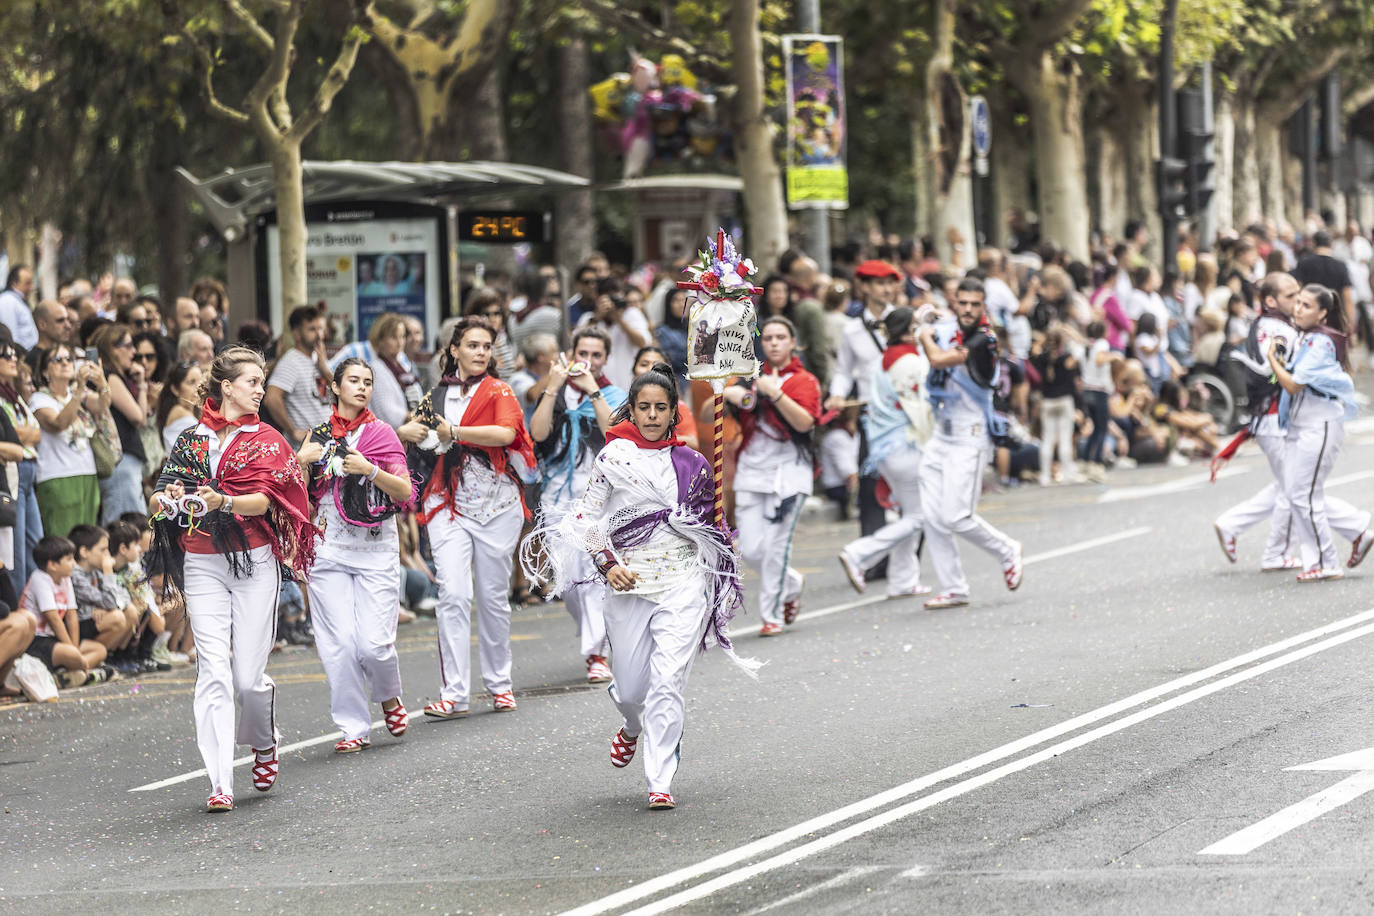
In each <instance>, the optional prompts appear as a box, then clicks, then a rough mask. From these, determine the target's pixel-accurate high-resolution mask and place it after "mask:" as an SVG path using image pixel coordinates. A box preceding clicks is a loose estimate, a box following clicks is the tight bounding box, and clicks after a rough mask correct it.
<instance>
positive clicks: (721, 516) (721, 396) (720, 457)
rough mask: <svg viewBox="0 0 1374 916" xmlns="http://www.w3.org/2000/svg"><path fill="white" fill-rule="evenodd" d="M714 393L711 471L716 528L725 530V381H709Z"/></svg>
mask: <svg viewBox="0 0 1374 916" xmlns="http://www.w3.org/2000/svg"><path fill="white" fill-rule="evenodd" d="M711 390H712V391H714V392H715V401H716V404H715V407H716V428H715V438H714V439H713V440H712V443H711V469H712V470H713V471H714V473H715V481H716V516H715V518H716V527H717V528H721V529H724V528H725V380H724V379H718V378H716V379H711Z"/></svg>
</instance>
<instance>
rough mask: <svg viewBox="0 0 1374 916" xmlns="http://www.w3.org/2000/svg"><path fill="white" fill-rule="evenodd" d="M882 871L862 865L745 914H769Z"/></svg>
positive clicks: (878, 868)
mask: <svg viewBox="0 0 1374 916" xmlns="http://www.w3.org/2000/svg"><path fill="white" fill-rule="evenodd" d="M882 870H883V868H882V866H880V865H860V866H858V867H856V868H851V869H849V870H848V871H845V872H843V873H841V874H838V875H836V876H835V877H833V878H831V879H830V880H829V881H822V882H821V883H820V884H815V885H812V886H811V887H806V888H802V889H801V890H799V891H797V892H796V893H795V894H788V895H787V896H786V897H782V898H780V899H778V900H774V901H773V902H772V903H766V904H764V905H763V906H761V907H759V908H758V909H757V910H750V911H749V912H748V913H746V914H745V916H759V914H760V913H767V912H768V911H769V910H776V909H777V908H778V907H782V906H787V905H789V904H792V903H796V902H797V901H798V900H805V899H806V898H807V897H814V896H815V895H816V894H819V893H820V892H821V891H828V890H830V889H831V888H833V887H841V886H842V885H845V884H848V883H849V882H850V881H853V880H854V879H855V878H862V877H863V876H865V875H871V874H873V873H874V872H875V871H882Z"/></svg>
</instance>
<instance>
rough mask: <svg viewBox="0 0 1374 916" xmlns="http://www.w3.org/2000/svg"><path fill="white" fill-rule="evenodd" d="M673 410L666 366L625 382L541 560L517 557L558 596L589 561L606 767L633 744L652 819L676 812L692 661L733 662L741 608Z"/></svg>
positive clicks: (702, 478) (620, 762)
mask: <svg viewBox="0 0 1374 916" xmlns="http://www.w3.org/2000/svg"><path fill="white" fill-rule="evenodd" d="M677 400H678V395H677V385H676V384H675V383H674V381H673V376H672V369H671V368H669V367H668V366H667V365H666V364H664V363H658V364H656V365H655V366H654V368H653V369H652V370H651V371H649V372H646V373H644V374H643V375H641V376H639V377H638V378H637V379H635V381H634V384H633V385H631V386H630V396H629V402H628V403H627V405H626V406H625V407H624V408H622V409H621V410H619V411H617V413H616V415H615V420H616V422H615V425H613V426H612V427H611V429H610V431H609V432H607V434H606V446H605V448H603V449H602V450H601V453H600V454H599V455H597V457H596V462H595V465H594V468H593V472H592V478H591V481H590V483H589V484H588V485H587V490H586V495H585V496H583V497H582V499H581V500H579V501H578V502H576V503H574V505H573V507H572V511H571V512H569V513H567V514H566V515H564V516H563V517H562V518H561V519H555V520H550V521H549V522H548V524H547V525H546V526H545V527H544V528H543V529H542V530H541V531H540V533H541V534H542V535H543V536H544V537H545V544H546V550H545V552H544V554H543V559H542V560H541V559H539V558H538V557H537V556H536V555H535V554H534V553H533V552H530V551H526V552H525V554H524V555H523V556H522V559H523V560H524V561H525V563H526V571H527V572H528V573H529V575H530V577H531V579H534V578H536V577H538V578H550V579H552V581H553V582H554V584H555V586H556V587H558V588H561V587H566V586H567V585H569V584H570V583H571V582H572V581H573V580H574V579H576V577H577V576H578V574H579V573H578V570H579V569H580V568H581V564H580V562H579V559H580V557H586V556H588V555H590V557H591V559H592V561H593V563H594V564H595V568H596V570H597V573H598V575H599V576H600V577H602V578H604V579H605V581H606V582H607V583H608V585H609V586H610V588H611V589H612V591H611V592H610V594H609V596H608V597H607V599H606V605H605V610H604V613H605V618H606V631H607V634H608V635H609V637H610V643H611V649H612V651H613V652H614V655H613V656H612V658H611V668H612V672H613V680H612V682H611V687H610V696H611V700H612V702H614V703H615V705H616V708H617V709H618V710H619V712H620V715H621V717H622V725H621V727H620V729H619V730H618V731H617V732H616V733H615V737H614V738H612V739H611V764H612V765H613V766H615V767H625V766H628V765H629V764H630V761H631V760H632V759H633V758H634V756H635V753H636V752H637V751H638V750H639V747H640V744H641V743H642V744H643V745H644V747H643V751H644V754H643V757H644V775H645V778H646V781H647V783H648V788H649V807H650V808H652V809H666V808H672V807H674V806H675V805H676V800H675V799H674V798H673V795H672V791H671V789H672V782H673V776H674V775H675V774H676V772H677V767H678V761H679V758H680V756H681V754H680V751H681V747H680V745H681V740H682V729H683V720H684V715H685V709H684V706H685V700H684V691H685V689H686V686H687V675H688V673H689V672H690V671H691V667H692V661H693V659H694V658H695V657H696V653H697V651H698V649H704V648H705V647H706V644H707V640H708V638H710V637H714V638H715V640H716V643H717V645H719V646H720V647H721V648H723V649H724V650H725V651H726V652H728V653H729V654H730V655H731V657H733V656H734V652H733V649H732V648H731V645H730V640H729V638H728V637H727V636H726V635H725V633H726V628H727V627H728V625H729V621H730V618H731V617H732V616H733V615H734V614H735V612H736V611H737V610H738V609H739V607H740V605H741V596H740V591H739V575H738V573H737V571H736V569H735V562H734V554H733V553H732V551H731V547H730V540H729V537H728V535H727V534H726V532H724V531H722V530H720V529H719V528H716V527H715V526H714V524H713V521H712V508H713V504H714V490H715V487H714V483H713V479H712V476H711V468H710V466H709V465H708V464H707V463H706V459H705V458H703V457H702V456H701V454H700V453H698V452H696V451H694V450H692V449H689V448H687V447H686V446H684V445H683V444H682V442H681V440H679V439H678V438H677V437H676V436H675V435H674V433H673V430H674V427H675V426H676V422H677ZM536 563H539V564H541V565H539V566H536V565H535V564H536ZM703 630H704V634H703ZM736 660H737V661H739V660H738V659H736ZM741 664H743V665H744V666H745V667H746V670H751V669H752V668H754V667H757V664H756V663H753V662H742V663H741Z"/></svg>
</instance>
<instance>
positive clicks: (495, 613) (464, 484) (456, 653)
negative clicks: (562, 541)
mask: <svg viewBox="0 0 1374 916" xmlns="http://www.w3.org/2000/svg"><path fill="white" fill-rule="evenodd" d="M495 337H496V335H495V332H493V331H492V329H491V326H490V325H488V324H487V323H486V321H485V320H483V319H482V318H478V317H471V316H470V317H467V318H463V319H461V320H460V321H459V322H458V323H457V324H456V325H455V326H454V328H453V336H452V337H451V338H449V344H448V347H447V349H445V351H444V356H443V377H442V379H441V381H440V382H439V385H438V386H437V387H436V388H435V389H434V390H433V391H431V392H430V393H429V394H427V395H425V397H424V399H423V400H422V401H421V402H420V407H419V409H418V410H417V411H416V413H415V419H414V420H412V421H411V422H409V423H407V424H406V425H405V426H402V427H401V429H400V430H399V432H400V435H401V439H402V440H403V441H405V442H408V443H411V444H412V445H413V446H414V449H413V451H412V465H413V466H414V467H415V468H416V472H417V474H419V475H420V476H421V477H422V478H423V479H424V480H425V481H426V483H425V485H424V495H423V496H422V497H421V507H422V508H421V511H420V513H419V516H418V518H419V521H420V523H421V524H423V525H428V526H429V543H430V547H431V549H432V550H433V552H434V566H435V569H436V572H437V577H438V581H439V604H438V606H437V607H435V609H434V614H435V618H436V619H437V620H438V623H439V674H440V678H441V681H442V691H441V693H440V697H439V699H438V700H435V701H434V702H433V703H430V704H429V705H428V706H426V707H425V715H427V716H432V717H434V718H436V719H452V718H455V717H458V716H466V715H467V714H468V696H469V680H470V675H471V668H472V664H471V657H470V649H469V638H470V637H469V634H470V633H471V632H472V624H471V620H472V616H471V615H472V605H473V592H474V590H475V591H476V601H477V645H478V654H479V655H480V656H481V660H482V680H483V682H484V683H485V684H486V687H487V690H488V691H490V693H491V699H492V704H493V706H494V707H495V709H496V711H497V712H508V711H510V710H512V709H515V694H514V693H513V692H512V691H511V652H510V601H509V600H508V598H507V596H506V588H507V586H508V585H509V583H510V570H511V564H512V563H513V562H514V559H515V546H516V543H517V542H518V541H519V539H520V529H521V528H522V527H523V526H524V522H525V519H526V518H527V517H528V513H527V512H526V511H525V506H524V501H523V499H522V497H521V487H520V483H521V478H520V475H521V474H524V473H528V471H529V470H530V469H532V468H533V467H534V445H533V443H532V442H531V441H530V437H529V433H527V432H526V431H525V421H524V415H523V413H522V412H521V410H520V401H519V400H518V399H517V398H516V397H515V394H514V392H512V391H511V390H510V386H509V385H507V384H506V383H505V382H503V381H501V380H500V379H499V378H498V377H497V375H496V367H495V365H494V364H493V363H492V358H491V354H492V344H493V343H494V342H495Z"/></svg>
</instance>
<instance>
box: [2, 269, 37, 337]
mask: <svg viewBox="0 0 1374 916" xmlns="http://www.w3.org/2000/svg"><path fill="white" fill-rule="evenodd" d="M32 292H33V271H31V270H29V269H28V267H26V266H24V265H23V264H16V265H15V266H14V267H12V268H10V272H9V275H8V276H7V277H6V278H5V290H4V292H0V324H3V325H4V326H5V327H7V328H9V329H10V337H11V338H12V339H13V340H14V342H15V343H17V344H19V346H21V347H23V348H24V349H25V350H32V349H33V346H34V344H36V343H38V325H37V323H35V322H34V320H33V309H31V308H29V294H30V293H32Z"/></svg>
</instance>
